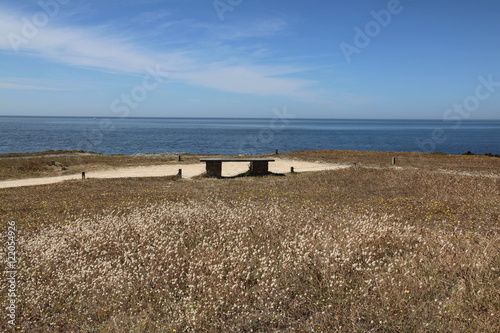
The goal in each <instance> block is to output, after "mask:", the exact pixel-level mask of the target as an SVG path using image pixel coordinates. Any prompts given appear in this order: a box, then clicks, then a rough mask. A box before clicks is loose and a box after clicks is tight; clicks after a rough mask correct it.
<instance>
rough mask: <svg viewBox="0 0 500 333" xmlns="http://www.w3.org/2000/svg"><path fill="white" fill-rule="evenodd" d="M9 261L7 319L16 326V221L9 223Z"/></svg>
mask: <svg viewBox="0 0 500 333" xmlns="http://www.w3.org/2000/svg"><path fill="white" fill-rule="evenodd" d="M6 244H7V261H6V270H5V275H6V276H7V278H6V280H7V303H8V304H7V307H6V311H7V321H8V324H9V325H10V326H13V327H15V326H16V315H17V228H16V222H15V221H9V222H8V223H7V242H6Z"/></svg>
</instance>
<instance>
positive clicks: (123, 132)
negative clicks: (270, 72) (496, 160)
mask: <svg viewBox="0 0 500 333" xmlns="http://www.w3.org/2000/svg"><path fill="white" fill-rule="evenodd" d="M275 149H279V151H280V152H288V151H295V150H310V149H338V150H364V151H415V152H443V153H448V154H463V153H465V152H467V151H471V152H473V153H475V154H485V153H493V154H500V120H474V121H472V120H463V121H460V122H443V121H439V120H359V119H357V120H354V119H295V118H294V119H285V118H273V119H246V118H245V119H243V118H242V119H238V118H231V119H228V118H91V117H16V116H0V154H5V153H25V152H38V151H45V150H86V151H94V152H98V153H103V154H125V155H133V154H146V153H181V152H183V153H193V154H223V155H238V154H265V153H274V152H275Z"/></svg>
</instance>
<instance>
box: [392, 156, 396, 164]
mask: <svg viewBox="0 0 500 333" xmlns="http://www.w3.org/2000/svg"><path fill="white" fill-rule="evenodd" d="M392 165H396V158H395V157H393V158H392Z"/></svg>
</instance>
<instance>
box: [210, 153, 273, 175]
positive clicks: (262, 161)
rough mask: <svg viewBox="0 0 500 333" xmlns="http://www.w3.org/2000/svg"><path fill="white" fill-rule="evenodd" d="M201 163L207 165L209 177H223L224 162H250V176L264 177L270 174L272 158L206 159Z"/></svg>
mask: <svg viewBox="0 0 500 333" xmlns="http://www.w3.org/2000/svg"><path fill="white" fill-rule="evenodd" d="M200 162H205V163H206V170H207V176H209V177H216V178H221V177H222V162H250V175H251V176H263V175H267V174H268V173H269V162H274V160H273V159H270V158H204V159H200Z"/></svg>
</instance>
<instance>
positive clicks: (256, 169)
mask: <svg viewBox="0 0 500 333" xmlns="http://www.w3.org/2000/svg"><path fill="white" fill-rule="evenodd" d="M268 173H269V163H268V162H267V161H253V162H250V174H251V175H252V176H264V175H267V174H268Z"/></svg>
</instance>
